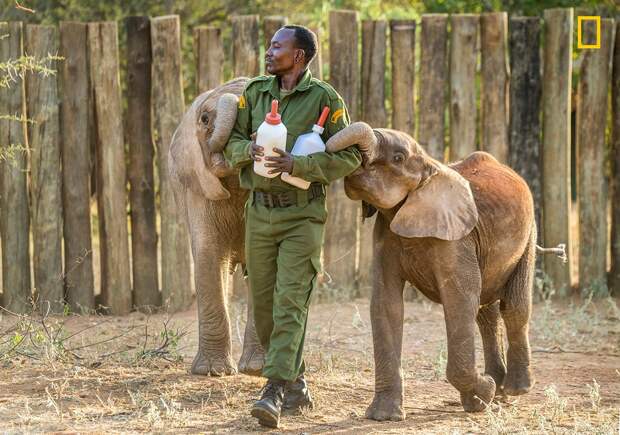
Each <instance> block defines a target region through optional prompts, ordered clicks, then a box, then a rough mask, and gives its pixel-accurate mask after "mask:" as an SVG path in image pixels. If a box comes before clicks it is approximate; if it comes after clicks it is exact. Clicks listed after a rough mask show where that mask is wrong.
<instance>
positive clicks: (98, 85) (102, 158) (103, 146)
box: [88, 22, 132, 315]
mask: <svg viewBox="0 0 620 435" xmlns="http://www.w3.org/2000/svg"><path fill="white" fill-rule="evenodd" d="M88 54H89V60H90V75H91V82H92V89H93V103H94V108H95V135H96V149H97V162H96V167H97V205H98V210H99V237H100V240H99V244H100V249H101V295H102V297H103V303H104V305H105V306H107V307H109V309H110V313H112V314H117V315H123V314H127V313H129V312H130V311H131V307H132V300H131V299H132V298H131V282H130V273H131V272H130V265H129V242H128V239H127V238H128V235H127V198H126V184H127V179H126V169H125V143H124V139H123V120H122V110H121V89H120V83H119V67H118V37H117V28H116V22H105V23H91V24H89V25H88Z"/></svg>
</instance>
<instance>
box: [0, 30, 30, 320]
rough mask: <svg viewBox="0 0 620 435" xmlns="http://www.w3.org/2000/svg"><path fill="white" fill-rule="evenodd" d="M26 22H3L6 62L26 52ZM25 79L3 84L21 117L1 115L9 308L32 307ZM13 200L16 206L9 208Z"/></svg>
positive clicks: (6, 101) (4, 103)
mask: <svg viewBox="0 0 620 435" xmlns="http://www.w3.org/2000/svg"><path fill="white" fill-rule="evenodd" d="M22 33H23V26H22V23H20V22H12V23H0V35H2V36H3V37H2V38H0V62H6V61H8V60H9V59H13V60H15V59H19V58H20V57H21V56H22V54H23V42H22V38H23V36H22ZM25 100H26V98H25V87H24V81H23V79H22V78H21V77H20V76H19V75H15V76H13V80H12V81H11V82H10V83H9V84H8V87H3V88H0V113H1V114H8V115H11V116H16V117H17V118H18V119H2V120H0V153H1V155H2V157H3V158H2V159H0V204H2V206H0V237H1V239H2V272H3V273H2V289H3V293H4V294H3V296H4V297H3V303H4V306H5V308H7V309H8V310H10V311H13V312H15V313H26V312H28V311H29V308H30V298H31V286H30V255H29V234H30V219H29V210H28V209H29V207H28V189H27V186H26V178H27V175H28V172H27V171H28V163H27V155H28V153H27V150H26V148H27V147H28V141H27V139H26V123H25V122H24V121H23V119H24V118H25V116H26V101H25ZM7 205H10V206H8V207H7Z"/></svg>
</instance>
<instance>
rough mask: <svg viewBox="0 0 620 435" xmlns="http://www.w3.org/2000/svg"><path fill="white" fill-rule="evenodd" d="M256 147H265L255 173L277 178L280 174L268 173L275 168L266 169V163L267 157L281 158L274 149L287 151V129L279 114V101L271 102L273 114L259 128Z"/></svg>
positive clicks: (256, 163)
mask: <svg viewBox="0 0 620 435" xmlns="http://www.w3.org/2000/svg"><path fill="white" fill-rule="evenodd" d="M256 145H258V146H261V147H263V156H260V159H261V160H260V161H259V162H257V161H254V172H256V173H257V174H258V175H262V176H263V177H267V178H274V177H277V176H278V175H279V173H278V172H276V173H273V174H269V173H268V172H269V171H271V170H273V169H274V168H269V167H265V163H267V161H266V160H265V157H269V156H274V157H277V156H279V154H278V153H276V152H275V151H274V150H273V149H274V148H280V149H281V150H286V127H285V126H284V124H283V123H282V119H281V117H280V114H279V113H278V100H273V101H272V102H271V112H269V113H268V114H267V115H266V116H265V121H263V123H262V124H261V125H260V126H259V127H258V131H257V132H256Z"/></svg>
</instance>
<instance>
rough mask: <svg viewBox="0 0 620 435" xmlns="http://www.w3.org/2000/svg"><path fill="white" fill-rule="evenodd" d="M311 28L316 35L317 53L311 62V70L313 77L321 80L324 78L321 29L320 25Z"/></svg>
mask: <svg viewBox="0 0 620 435" xmlns="http://www.w3.org/2000/svg"><path fill="white" fill-rule="evenodd" d="M310 30H312V31H313V32H314V34H315V35H316V55H315V56H314V59H312V62H310V66H309V67H308V68H310V72H311V73H312V77H315V78H317V79H319V80H323V54H322V53H321V30H320V29H319V28H318V27H313V28H311V29H310Z"/></svg>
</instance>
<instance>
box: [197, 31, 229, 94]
mask: <svg viewBox="0 0 620 435" xmlns="http://www.w3.org/2000/svg"><path fill="white" fill-rule="evenodd" d="M194 54H195V57H196V86H197V91H198V93H197V95H200V94H202V93H203V92H205V91H207V90H209V89H213V88H215V87H217V86H219V85H220V84H221V83H222V75H223V72H222V71H223V64H224V46H223V45H222V32H221V30H220V29H219V28H217V27H209V26H199V27H197V28H196V29H194Z"/></svg>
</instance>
